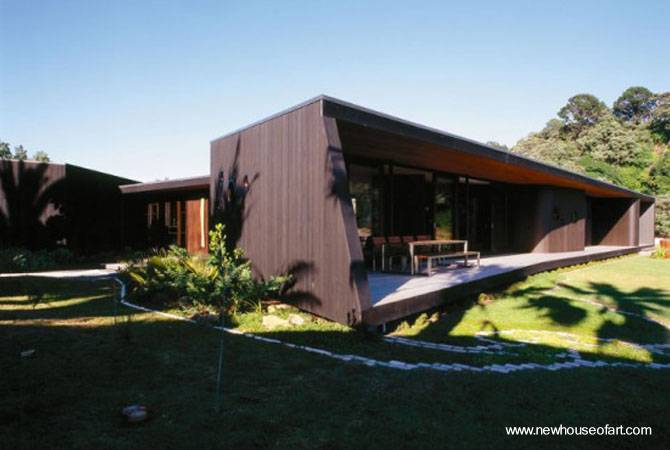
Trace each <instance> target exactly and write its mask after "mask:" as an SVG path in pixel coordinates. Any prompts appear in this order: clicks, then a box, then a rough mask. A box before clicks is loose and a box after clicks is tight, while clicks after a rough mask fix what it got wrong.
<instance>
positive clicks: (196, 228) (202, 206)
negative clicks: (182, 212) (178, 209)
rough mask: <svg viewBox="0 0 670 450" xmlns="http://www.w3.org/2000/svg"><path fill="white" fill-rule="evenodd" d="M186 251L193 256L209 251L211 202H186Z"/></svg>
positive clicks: (203, 199)
mask: <svg viewBox="0 0 670 450" xmlns="http://www.w3.org/2000/svg"><path fill="white" fill-rule="evenodd" d="M186 250H187V251H188V252H189V253H191V254H207V252H208V251H209V201H208V199H206V198H198V199H194V200H186Z"/></svg>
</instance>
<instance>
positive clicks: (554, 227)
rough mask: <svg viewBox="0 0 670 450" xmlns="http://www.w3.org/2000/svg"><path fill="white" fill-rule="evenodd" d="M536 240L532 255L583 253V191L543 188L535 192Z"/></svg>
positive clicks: (584, 214) (584, 220)
mask: <svg viewBox="0 0 670 450" xmlns="http://www.w3.org/2000/svg"><path fill="white" fill-rule="evenodd" d="M538 201H539V205H538V209H537V212H538V215H537V222H536V223H537V224H538V226H539V229H538V230H537V236H538V237H539V241H538V242H537V243H536V245H535V247H534V248H533V250H532V251H533V252H547V253H554V252H571V251H578V250H584V242H585V241H586V196H585V195H584V193H583V192H582V191H577V190H573V189H560V188H542V189H540V190H539V191H538Z"/></svg>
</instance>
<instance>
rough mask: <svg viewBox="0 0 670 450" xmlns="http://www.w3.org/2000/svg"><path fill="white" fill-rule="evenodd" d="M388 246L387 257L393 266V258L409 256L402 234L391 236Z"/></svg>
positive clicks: (391, 266)
mask: <svg viewBox="0 0 670 450" xmlns="http://www.w3.org/2000/svg"><path fill="white" fill-rule="evenodd" d="M387 244H388V245H387V246H386V255H385V256H386V259H387V261H388V264H389V267H390V268H393V260H394V259H400V260H401V261H402V260H403V258H405V259H408V258H409V252H408V251H407V246H406V245H403V241H402V238H401V237H400V236H389V237H388V238H387Z"/></svg>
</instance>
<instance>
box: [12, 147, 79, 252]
mask: <svg viewBox="0 0 670 450" xmlns="http://www.w3.org/2000/svg"><path fill="white" fill-rule="evenodd" d="M65 194H66V191H65V166H64V165H62V164H47V163H37V162H29V161H12V160H4V161H0V246H18V247H26V248H30V249H34V250H35V249H40V248H49V247H53V246H54V245H55V244H56V242H58V241H62V240H63V239H65V238H66V237H67V235H68V230H67V227H66V222H65V213H64V210H63V205H64V204H65Z"/></svg>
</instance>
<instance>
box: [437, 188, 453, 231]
mask: <svg viewBox="0 0 670 450" xmlns="http://www.w3.org/2000/svg"><path fill="white" fill-rule="evenodd" d="M453 223H454V180H452V179H451V178H445V177H440V176H438V177H437V178H436V179H435V239H453V238H454V233H453V231H454V226H453Z"/></svg>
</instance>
